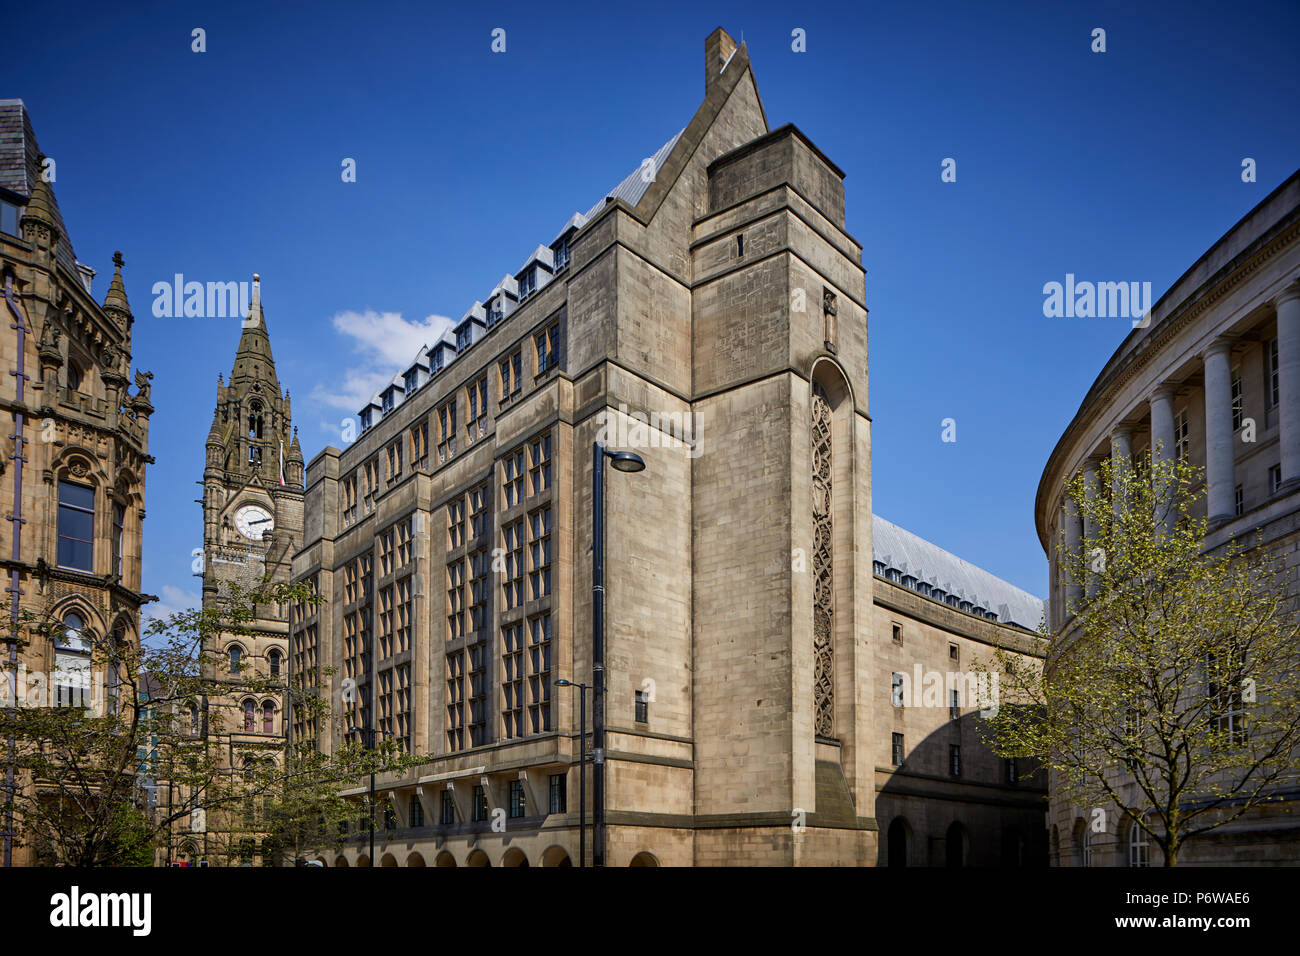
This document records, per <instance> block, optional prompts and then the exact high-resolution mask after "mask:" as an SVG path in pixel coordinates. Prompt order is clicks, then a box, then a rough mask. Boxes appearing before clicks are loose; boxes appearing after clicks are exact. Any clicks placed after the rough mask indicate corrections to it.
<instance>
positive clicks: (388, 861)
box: [379, 853, 397, 866]
mask: <svg viewBox="0 0 1300 956" xmlns="http://www.w3.org/2000/svg"><path fill="white" fill-rule="evenodd" d="M379 865H380V866H397V857H395V856H393V854H391V853H385V854H384V855H383V856H381V857H380V858H379Z"/></svg>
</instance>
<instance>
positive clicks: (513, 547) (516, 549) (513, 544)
mask: <svg viewBox="0 0 1300 956" xmlns="http://www.w3.org/2000/svg"><path fill="white" fill-rule="evenodd" d="M501 534H502V538H503V541H504V543H505V559H506V576H505V583H504V585H503V587H504V588H505V591H504V594H503V597H504V598H505V609H506V610H507V611H508V610H510V609H511V608H512V607H518V606H519V605H521V604H523V603H524V521H523V519H522V518H520V519H519V520H518V521H515V522H513V523H511V524H508V525H506V526H505V527H503V528H502V529H501Z"/></svg>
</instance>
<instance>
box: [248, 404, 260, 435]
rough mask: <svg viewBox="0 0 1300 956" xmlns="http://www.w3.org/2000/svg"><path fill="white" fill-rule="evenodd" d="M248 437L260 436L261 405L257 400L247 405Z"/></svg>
mask: <svg viewBox="0 0 1300 956" xmlns="http://www.w3.org/2000/svg"><path fill="white" fill-rule="evenodd" d="M248 437H249V438H261V437H262V406H261V404H260V403H258V402H253V403H252V404H251V405H249V406H248Z"/></svg>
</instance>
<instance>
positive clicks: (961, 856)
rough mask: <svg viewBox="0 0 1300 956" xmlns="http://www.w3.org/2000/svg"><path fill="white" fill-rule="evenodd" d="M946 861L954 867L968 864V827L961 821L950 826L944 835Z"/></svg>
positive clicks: (946, 863)
mask: <svg viewBox="0 0 1300 956" xmlns="http://www.w3.org/2000/svg"><path fill="white" fill-rule="evenodd" d="M944 862H945V865H947V866H952V867H957V866H965V865H966V828H965V827H964V826H962V825H961V824H960V823H954V824H952V825H951V826H950V827H948V833H947V835H946V836H945V837H944Z"/></svg>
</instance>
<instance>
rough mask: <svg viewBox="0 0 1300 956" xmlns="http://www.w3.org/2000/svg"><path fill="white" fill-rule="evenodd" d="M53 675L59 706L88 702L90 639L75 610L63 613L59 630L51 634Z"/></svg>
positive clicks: (71, 705)
mask: <svg viewBox="0 0 1300 956" xmlns="http://www.w3.org/2000/svg"><path fill="white" fill-rule="evenodd" d="M54 674H55V676H54V682H55V686H56V689H57V699H58V705H59V706H60V707H73V706H84V705H85V704H88V703H89V695H90V640H89V638H88V636H87V632H86V622H85V619H84V618H83V617H82V616H81V615H80V614H78V613H77V612H76V611H69V612H68V613H67V614H65V615H64V616H63V629H62V630H61V631H60V632H59V633H58V634H57V635H56V636H55V639H54Z"/></svg>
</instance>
